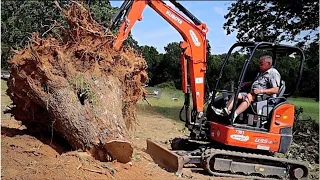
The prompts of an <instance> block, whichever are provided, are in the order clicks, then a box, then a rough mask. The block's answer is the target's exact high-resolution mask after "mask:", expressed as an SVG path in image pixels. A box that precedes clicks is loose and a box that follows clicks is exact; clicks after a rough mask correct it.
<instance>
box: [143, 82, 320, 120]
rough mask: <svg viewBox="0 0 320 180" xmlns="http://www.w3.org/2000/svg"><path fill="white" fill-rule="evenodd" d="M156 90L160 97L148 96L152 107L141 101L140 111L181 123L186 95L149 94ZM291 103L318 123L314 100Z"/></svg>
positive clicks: (162, 91) (173, 91)
mask: <svg viewBox="0 0 320 180" xmlns="http://www.w3.org/2000/svg"><path fill="white" fill-rule="evenodd" d="M154 90H157V91H159V95H158V97H152V96H148V98H147V100H148V101H149V102H150V104H151V105H152V106H149V105H148V103H147V102H145V101H141V102H139V105H138V110H143V111H150V112H157V113H160V114H162V115H164V116H166V117H168V118H171V119H174V120H177V121H179V112H180V109H181V107H182V105H183V103H184V94H183V93H182V91H180V90H176V89H164V88H153V87H152V88H151V87H150V88H148V92H150V93H151V92H153V91H154ZM173 98H177V99H173ZM191 101H192V100H191ZM289 101H290V102H292V103H293V104H294V105H295V106H296V107H298V108H299V107H302V108H303V113H302V114H301V116H300V119H309V118H310V117H311V119H313V120H315V121H317V122H318V121H319V102H316V101H315V100H314V99H312V98H289ZM191 103H192V102H191ZM191 108H192V106H191ZM183 117H184V116H183Z"/></svg>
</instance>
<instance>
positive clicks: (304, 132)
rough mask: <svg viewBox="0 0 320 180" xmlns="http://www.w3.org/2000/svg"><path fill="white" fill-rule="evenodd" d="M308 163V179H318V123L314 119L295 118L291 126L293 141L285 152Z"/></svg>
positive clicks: (288, 155)
mask: <svg viewBox="0 0 320 180" xmlns="http://www.w3.org/2000/svg"><path fill="white" fill-rule="evenodd" d="M286 157H287V158H295V159H297V160H301V161H307V162H308V163H309V170H310V176H309V177H310V179H319V124H318V123H316V122H315V121H314V120H311V119H310V120H297V121H296V122H295V124H294V128H293V143H292V145H291V148H290V149H289V151H288V152H287V154H286Z"/></svg>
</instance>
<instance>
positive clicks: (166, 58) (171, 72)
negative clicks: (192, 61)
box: [156, 42, 182, 89]
mask: <svg viewBox="0 0 320 180" xmlns="http://www.w3.org/2000/svg"><path fill="white" fill-rule="evenodd" d="M164 50H165V51H166V53H165V54H164V55H163V58H162V60H161V62H160V64H159V66H158V68H157V72H156V74H157V75H158V78H157V79H159V80H160V82H159V83H163V82H169V81H172V82H174V84H175V87H176V88H177V89H181V63H180V54H181V52H182V50H181V48H180V46H179V43H178V42H172V43H169V44H168V45H167V46H166V47H164Z"/></svg>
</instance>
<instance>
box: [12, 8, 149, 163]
mask: <svg viewBox="0 0 320 180" xmlns="http://www.w3.org/2000/svg"><path fill="white" fill-rule="evenodd" d="M64 15H65V17H66V19H67V23H68V26H69V27H68V28H67V29H62V31H63V37H64V40H60V41H59V40H57V39H56V38H53V37H52V36H50V35H49V36H48V37H47V38H40V37H39V34H38V33H34V34H33V37H32V40H31V42H32V43H31V45H30V46H28V47H26V48H25V49H23V50H21V51H18V52H16V53H15V55H14V57H13V58H12V59H11V60H10V61H9V65H10V71H11V75H10V79H9V80H8V90H7V94H8V96H9V97H10V98H11V100H12V101H13V106H12V108H11V110H10V111H9V112H10V113H12V115H13V116H14V118H15V119H16V120H19V121H21V122H22V123H23V124H24V125H26V126H27V128H28V130H38V131H40V132H48V133H49V134H51V136H53V137H56V136H60V137H62V138H63V139H65V140H66V141H67V142H68V143H69V144H70V145H71V146H72V148H73V149H83V150H87V151H90V152H91V154H92V155H93V156H95V157H96V158H97V159H99V160H112V159H117V160H118V161H120V162H128V161H130V156H131V155H132V147H131V143H130V142H128V141H127V137H128V130H127V129H128V128H130V127H131V125H132V124H133V123H134V121H135V104H136V103H137V101H138V100H139V99H140V98H141V97H142V96H143V95H144V93H145V91H144V85H145V82H146V80H147V73H146V71H145V69H146V66H147V64H146V61H145V60H144V59H143V58H142V57H140V56H139V55H137V54H136V53H135V52H134V51H133V50H132V49H130V48H127V49H122V50H121V51H116V50H114V49H112V43H113V40H114V36H113V35H112V34H108V33H106V32H104V29H103V27H102V26H101V25H99V24H98V23H97V22H95V21H94V20H93V18H92V17H91V15H90V12H89V10H88V9H86V8H84V7H83V6H81V5H80V4H78V3H76V2H72V3H71V4H70V5H69V6H68V8H67V10H66V11H64ZM119 152H121V154H119Z"/></svg>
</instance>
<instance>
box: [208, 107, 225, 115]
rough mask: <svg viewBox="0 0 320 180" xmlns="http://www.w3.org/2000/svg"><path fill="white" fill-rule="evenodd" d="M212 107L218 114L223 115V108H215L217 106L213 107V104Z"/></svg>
mask: <svg viewBox="0 0 320 180" xmlns="http://www.w3.org/2000/svg"><path fill="white" fill-rule="evenodd" d="M211 108H212V110H213V111H214V112H215V113H216V114H217V115H222V114H223V113H222V109H217V108H215V107H213V106H211Z"/></svg>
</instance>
